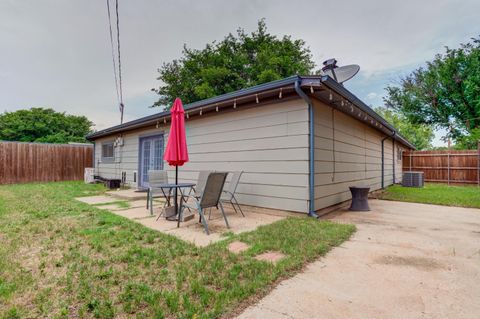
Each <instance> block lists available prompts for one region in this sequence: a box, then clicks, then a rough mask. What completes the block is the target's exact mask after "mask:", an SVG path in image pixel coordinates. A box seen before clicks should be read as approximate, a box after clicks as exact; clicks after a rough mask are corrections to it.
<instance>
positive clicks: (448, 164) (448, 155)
mask: <svg viewBox="0 0 480 319" xmlns="http://www.w3.org/2000/svg"><path fill="white" fill-rule="evenodd" d="M447 169H448V171H447V185H450V150H448V153H447Z"/></svg>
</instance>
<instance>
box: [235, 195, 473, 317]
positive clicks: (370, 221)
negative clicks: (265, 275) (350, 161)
mask: <svg viewBox="0 0 480 319" xmlns="http://www.w3.org/2000/svg"><path fill="white" fill-rule="evenodd" d="M370 204H371V208H372V211H371V212H355V213H352V212H348V211H346V210H343V211H339V212H337V213H335V214H334V215H330V216H328V217H327V218H329V219H332V220H335V221H337V222H342V223H343V222H346V223H353V224H355V225H357V229H358V230H357V233H356V234H355V235H354V236H353V238H352V239H351V240H350V241H347V242H345V243H344V244H343V245H342V246H340V247H338V248H335V249H333V250H332V251H331V252H330V253H329V254H328V255H327V256H325V257H324V258H322V259H320V260H319V261H317V262H315V263H312V264H310V265H309V266H308V267H307V268H306V270H305V271H304V272H303V273H301V274H298V275H297V276H295V277H293V278H291V279H289V280H286V281H283V282H282V283H280V285H279V286H278V287H276V288H275V289H274V290H273V291H272V292H271V293H270V294H269V295H268V296H266V297H265V298H263V299H262V300H261V301H260V302H259V303H258V304H256V305H253V306H251V307H250V308H248V309H246V310H245V311H244V312H243V313H242V314H241V315H240V316H239V318H262V319H263V318H276V319H280V318H475V319H477V318H480V210H479V209H467V208H456V207H445V206H435V205H424V204H412V203H401V202H391V201H380V200H373V201H371V202H370Z"/></svg>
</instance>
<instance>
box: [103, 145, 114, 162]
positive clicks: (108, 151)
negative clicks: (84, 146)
mask: <svg viewBox="0 0 480 319" xmlns="http://www.w3.org/2000/svg"><path fill="white" fill-rule="evenodd" d="M113 150H114V149H113V141H112V142H105V143H102V162H113V160H114V159H115V155H114V151H113Z"/></svg>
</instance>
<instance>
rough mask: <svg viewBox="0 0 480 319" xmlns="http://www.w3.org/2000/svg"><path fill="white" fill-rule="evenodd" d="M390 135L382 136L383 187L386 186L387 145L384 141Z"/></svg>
mask: <svg viewBox="0 0 480 319" xmlns="http://www.w3.org/2000/svg"><path fill="white" fill-rule="evenodd" d="M389 137H390V136H385V137H384V138H382V189H383V188H385V145H384V142H385V140H386V139H387V138H389Z"/></svg>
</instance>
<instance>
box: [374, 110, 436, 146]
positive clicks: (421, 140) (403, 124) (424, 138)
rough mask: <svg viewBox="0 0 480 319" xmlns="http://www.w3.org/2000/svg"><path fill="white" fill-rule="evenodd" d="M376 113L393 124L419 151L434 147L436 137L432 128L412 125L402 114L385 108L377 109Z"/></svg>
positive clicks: (424, 125) (423, 125)
mask: <svg viewBox="0 0 480 319" xmlns="http://www.w3.org/2000/svg"><path fill="white" fill-rule="evenodd" d="M375 112H377V113H378V114H380V115H381V116H382V117H383V118H384V119H386V120H387V121H388V122H389V123H390V124H392V125H393V126H394V127H395V128H396V129H397V130H398V132H399V133H400V134H401V135H402V136H403V137H405V138H406V139H407V140H408V141H410V142H411V143H412V144H413V145H415V147H416V148H417V149H419V150H424V149H429V148H431V147H432V140H433V137H434V133H433V129H432V127H430V126H428V125H426V124H412V123H411V122H410V121H409V120H408V118H407V117H405V116H404V115H403V114H402V113H399V112H395V111H394V110H391V109H387V108H384V107H379V108H376V109H375Z"/></svg>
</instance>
